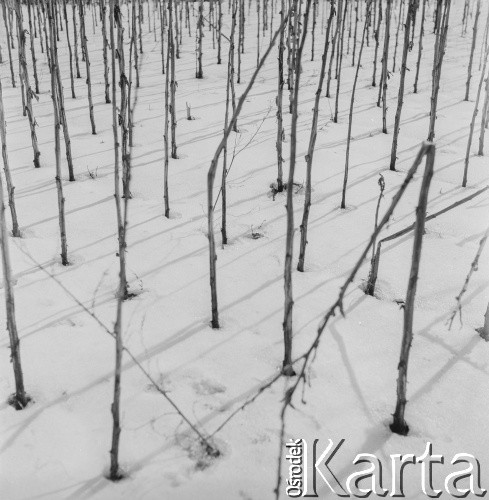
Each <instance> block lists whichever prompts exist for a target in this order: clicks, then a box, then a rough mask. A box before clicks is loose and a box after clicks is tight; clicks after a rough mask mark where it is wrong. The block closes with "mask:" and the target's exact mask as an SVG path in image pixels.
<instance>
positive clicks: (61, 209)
mask: <svg viewBox="0 0 489 500" xmlns="http://www.w3.org/2000/svg"><path fill="white" fill-rule="evenodd" d="M54 1H55V0H49V4H48V5H47V14H48V21H49V38H50V43H49V45H48V47H49V50H50V52H51V58H50V59H51V68H50V69H51V98H52V101H53V116H54V155H55V159H56V191H57V194H58V219H59V230H60V236H61V263H62V264H63V266H67V265H68V264H69V261H68V244H67V242H66V221H65V198H64V194H63V182H62V179H61V141H60V127H61V117H60V114H61V113H60V102H59V96H60V93H62V89H61V88H59V83H58V78H57V72H58V55H57V41H56V20H55V15H56V10H55V7H54Z"/></svg>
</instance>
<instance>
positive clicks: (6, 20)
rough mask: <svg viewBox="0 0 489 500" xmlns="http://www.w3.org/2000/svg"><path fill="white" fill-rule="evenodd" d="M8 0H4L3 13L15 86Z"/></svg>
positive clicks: (13, 84) (11, 75) (11, 72)
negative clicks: (6, 0)
mask: <svg viewBox="0 0 489 500" xmlns="http://www.w3.org/2000/svg"><path fill="white" fill-rule="evenodd" d="M6 3H7V2H2V14H3V22H4V24H5V35H6V39H7V49H8V60H9V65H10V77H11V79H12V87H14V88H15V73H14V60H13V57H12V46H11V44H10V43H9V38H10V36H11V32H10V28H9V22H8V14H7V5H6Z"/></svg>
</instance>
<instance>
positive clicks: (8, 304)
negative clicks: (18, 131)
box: [0, 98, 31, 410]
mask: <svg viewBox="0 0 489 500" xmlns="http://www.w3.org/2000/svg"><path fill="white" fill-rule="evenodd" d="M0 100H1V98H0ZM2 123H3V122H2ZM2 128H3V127H2ZM0 245H1V247H2V270H3V289H4V293H5V308H6V314H7V330H8V334H9V339H10V359H11V361H12V366H13V369H14V380H15V393H14V394H12V395H11V396H10V398H9V404H11V405H12V406H13V407H14V408H15V409H16V410H22V409H23V408H25V407H26V406H27V404H28V403H29V401H30V400H31V398H30V397H29V396H28V395H27V394H26V392H25V388H24V375H23V373H22V363H21V359H20V342H19V336H18V333H17V323H16V320H15V299H14V287H13V284H12V270H11V267H10V252H9V245H8V233H7V222H6V220H5V203H4V200H3V186H2V177H1V176H0Z"/></svg>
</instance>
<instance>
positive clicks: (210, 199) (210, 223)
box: [207, 9, 290, 328]
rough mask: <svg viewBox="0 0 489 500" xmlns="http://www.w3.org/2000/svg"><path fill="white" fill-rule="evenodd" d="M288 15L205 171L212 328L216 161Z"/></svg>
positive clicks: (214, 321) (214, 316)
mask: <svg viewBox="0 0 489 500" xmlns="http://www.w3.org/2000/svg"><path fill="white" fill-rule="evenodd" d="M289 15H290V9H289V12H288V14H287V16H286V17H285V18H284V21H283V22H282V23H281V24H280V26H279V27H278V29H277V31H276V32H275V35H274V36H273V38H272V41H271V42H270V45H269V47H268V49H267V50H266V51H265V53H264V54H263V56H262V58H261V60H260V64H259V65H258V67H257V68H256V69H255V71H254V72H253V74H252V75H251V78H250V81H249V82H248V85H247V86H246V88H245V90H244V92H243V93H242V94H241V97H240V98H239V100H238V103H237V105H236V109H235V110H234V112H233V115H232V117H231V119H230V121H229V124H228V127H227V128H226V130H225V131H224V134H223V137H222V138H221V142H220V143H219V145H218V146H217V149H216V151H215V153H214V156H213V158H212V161H211V164H210V167H209V171H208V172H207V231H208V234H207V236H208V238H209V271H210V272H209V274H210V276H209V281H210V289H211V311H212V320H211V326H212V328H219V310H218V303H217V271H216V261H217V255H216V242H215V237H214V194H213V193H214V180H215V178H216V171H217V162H218V160H219V156H220V155H221V153H222V151H223V149H224V144H225V143H226V141H227V139H228V137H229V134H230V133H231V131H232V130H233V127H234V123H235V121H236V120H237V119H238V116H239V114H240V113H241V109H242V108H243V104H244V102H245V100H246V98H247V97H248V94H249V93H250V90H251V89H252V87H253V85H254V83H255V80H256V78H257V76H258V73H259V72H260V70H261V68H262V67H263V65H264V64H265V61H266V60H267V58H268V56H269V54H270V52H271V51H272V48H273V46H274V45H275V42H276V40H277V38H278V36H279V34H280V31H281V30H283V29H284V27H285V24H286V23H287V20H288V17H289Z"/></svg>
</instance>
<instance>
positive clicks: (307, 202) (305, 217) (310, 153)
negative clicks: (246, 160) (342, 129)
mask: <svg viewBox="0 0 489 500" xmlns="http://www.w3.org/2000/svg"><path fill="white" fill-rule="evenodd" d="M334 15H335V9H334V0H330V11H329V18H328V24H327V28H326V38H325V39H324V51H323V57H322V61H321V70H320V73H319V82H318V87H317V90H316V98H315V100H314V109H313V112H312V125H311V134H310V136H309V146H308V148H307V154H306V164H307V172H306V190H305V198H304V211H303V213H302V223H301V226H300V230H301V243H300V250H299V262H298V264H297V270H298V271H300V272H304V261H305V257H306V246H307V243H308V241H307V228H308V223H309V211H310V209H311V190H312V161H313V157H314V148H315V146H316V137H317V129H318V118H319V101H320V100H321V92H322V90H323V83H324V77H325V74H326V60H327V59H328V49H329V35H330V31H331V24H332V22H333V16H334Z"/></svg>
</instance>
